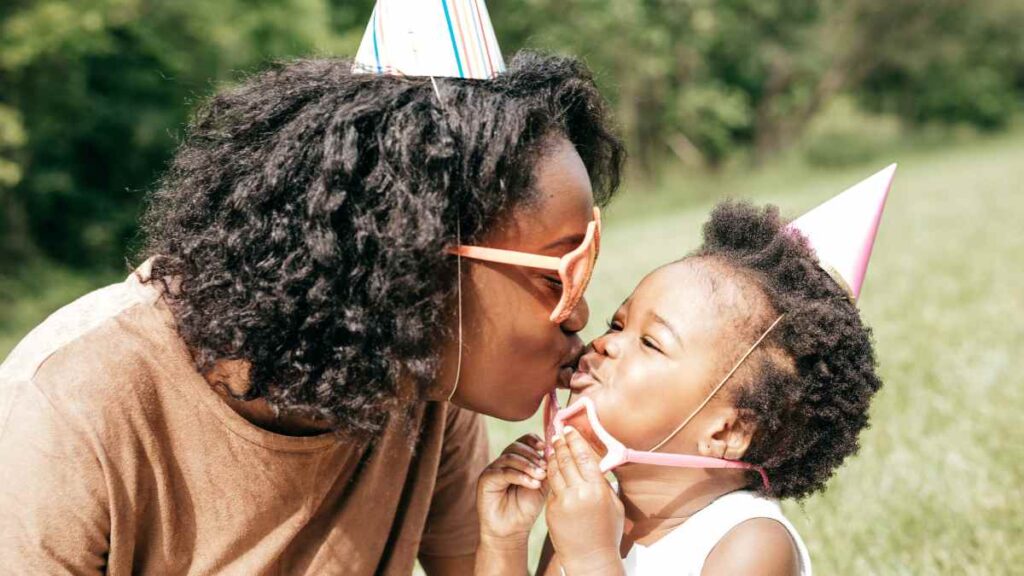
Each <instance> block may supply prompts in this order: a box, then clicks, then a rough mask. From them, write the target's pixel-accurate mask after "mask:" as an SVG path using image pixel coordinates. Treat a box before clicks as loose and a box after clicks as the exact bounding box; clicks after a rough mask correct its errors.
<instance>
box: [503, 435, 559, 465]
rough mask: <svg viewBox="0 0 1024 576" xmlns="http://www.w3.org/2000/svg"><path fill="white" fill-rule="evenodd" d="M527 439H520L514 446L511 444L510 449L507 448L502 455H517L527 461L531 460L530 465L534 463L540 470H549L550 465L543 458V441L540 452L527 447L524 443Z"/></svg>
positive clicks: (529, 446) (540, 444)
mask: <svg viewBox="0 0 1024 576" xmlns="http://www.w3.org/2000/svg"><path fill="white" fill-rule="evenodd" d="M525 438H526V437H525V436H524V437H523V438H520V439H519V440H517V441H515V442H513V443H512V444H509V445H508V447H506V448H505V450H503V451H502V454H503V455H504V454H517V455H519V456H521V457H523V458H525V459H526V460H529V461H530V463H532V464H533V465H534V466H537V467H538V468H547V465H548V463H547V461H546V460H544V456H543V446H544V442H543V441H541V442H540V443H539V446H541V448H540V450H538V449H536V448H534V447H533V446H531V445H527V444H526V442H525V441H524V439H525ZM538 440H539V439H538Z"/></svg>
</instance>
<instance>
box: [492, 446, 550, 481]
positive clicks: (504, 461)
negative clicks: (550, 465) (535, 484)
mask: <svg viewBox="0 0 1024 576" xmlns="http://www.w3.org/2000/svg"><path fill="white" fill-rule="evenodd" d="M493 466H496V467H500V468H511V469H513V470H518V471H520V472H522V473H524V474H529V475H530V476H533V477H534V478H537V479H538V480H543V479H544V478H546V477H547V470H546V468H547V464H546V463H545V464H544V465H540V464H537V463H535V462H534V461H532V460H530V459H529V458H526V457H524V456H522V455H521V454H516V453H513V452H508V453H505V454H502V455H501V456H499V457H498V459H497V460H495V461H494V464H493Z"/></svg>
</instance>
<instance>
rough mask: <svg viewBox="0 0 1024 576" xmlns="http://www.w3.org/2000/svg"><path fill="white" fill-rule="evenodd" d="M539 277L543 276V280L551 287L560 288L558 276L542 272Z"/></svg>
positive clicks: (560, 283) (560, 282)
mask: <svg viewBox="0 0 1024 576" xmlns="http://www.w3.org/2000/svg"><path fill="white" fill-rule="evenodd" d="M541 277H542V278H544V281H545V282H547V283H548V284H549V285H551V287H552V288H558V289H559V290H561V289H562V279H561V278H559V277H558V276H551V275H549V274H544V275H542V276H541Z"/></svg>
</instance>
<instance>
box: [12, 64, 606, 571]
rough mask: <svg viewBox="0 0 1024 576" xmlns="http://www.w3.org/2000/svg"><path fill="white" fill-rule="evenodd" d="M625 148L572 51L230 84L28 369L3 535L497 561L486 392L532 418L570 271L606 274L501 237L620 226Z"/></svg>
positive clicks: (300, 565) (282, 553)
mask: <svg viewBox="0 0 1024 576" xmlns="http://www.w3.org/2000/svg"><path fill="white" fill-rule="evenodd" d="M622 156H623V152H622V148H621V145H620V143H619V142H618V140H616V138H615V137H614V136H613V135H612V134H611V133H610V132H609V129H608V118H607V115H606V112H605V107H604V103H603V101H602V100H601V98H600V96H599V95H598V93H597V91H596V89H595V87H594V84H593V81H592V79H591V77H590V75H589V73H588V72H587V71H586V70H585V68H584V67H583V66H582V65H581V64H580V63H579V62H577V61H575V60H572V59H567V58H559V57H545V56H539V55H534V54H521V55H519V56H518V57H517V58H515V59H514V60H513V62H512V63H511V65H510V67H509V70H508V71H507V72H506V73H504V74H502V75H500V76H499V77H497V78H496V79H493V80H488V81H474V80H451V79H438V80H437V88H436V89H435V88H434V86H433V85H432V84H431V82H430V80H424V79H412V78H399V77H393V76H373V75H358V74H352V73H351V70H350V64H349V63H348V62H345V61H340V60H333V59H318V60H301V61H296V62H293V63H289V64H286V65H282V66H279V67H277V68H274V69H273V70H270V71H268V72H265V73H263V74H260V75H257V76H255V77H253V78H251V79H249V80H248V81H247V82H245V83H244V84H243V85H241V86H239V87H237V88H234V89H229V90H226V91H223V92H221V93H220V94H218V95H216V96H214V97H213V98H212V99H211V100H210V101H209V102H208V103H207V104H206V105H205V106H203V107H202V108H201V110H200V112H199V113H198V115H197V116H196V118H195V119H194V121H193V122H192V124H191V126H190V129H189V132H188V137H187V138H186V140H185V141H184V142H183V144H182V146H181V147H180V149H179V150H178V152H177V154H176V156H175V158H174V161H173V163H172V164H171V166H170V169H169V171H168V173H167V174H166V176H165V178H164V179H163V181H162V182H161V184H160V186H159V187H158V189H157V190H156V192H155V193H154V194H153V195H152V197H151V198H150V202H149V207H148V210H147V213H146V216H145V218H144V230H145V232H146V234H147V237H148V243H147V245H146V248H145V255H146V256H147V257H148V259H147V260H146V262H145V263H144V264H143V265H142V266H141V267H140V268H139V269H138V270H137V271H136V272H135V273H134V274H133V275H131V276H130V277H129V278H128V280H126V281H125V282H124V283H122V284H117V285H114V286H110V287H107V288H104V289H101V290H99V291H97V292H94V293H92V294H89V295H87V296H85V297H83V298H82V299H81V300H79V301H77V302H75V303H73V304H71V305H69V306H68V307H66V308H64V309H62V310H61V311H59V312H58V313H56V314H55V315H54V316H53V317H51V318H50V319H48V320H47V321H46V322H44V323H43V324H42V325H40V326H39V327H38V328H37V329H36V330H34V331H33V333H32V334H30V335H29V336H28V337H27V338H26V339H25V341H23V342H22V343H21V344H20V345H19V347H18V348H16V349H15V351H14V352H13V353H12V354H11V356H10V357H9V358H8V359H7V360H6V361H5V363H4V364H3V367H2V368H0V414H3V415H4V416H5V417H6V424H3V423H2V422H3V419H2V418H0V426H2V428H0V486H2V487H0V513H2V514H3V515H4V517H5V523H4V524H5V528H7V527H17V528H12V529H5V534H3V538H4V542H5V545H4V547H3V550H0V560H3V561H6V562H5V564H6V565H11V566H21V567H24V568H26V569H27V570H26V571H29V572H35V573H46V572H52V571H59V570H73V571H76V572H82V573H89V572H100V571H106V572H108V573H110V574H122V573H124V574H127V573H133V572H143V573H162V574H179V573H196V574H198V573H213V572H218V573H240V574H257V573H258V574H263V573H275V574H276V573H281V574H304V573H310V574H313V573H318V574H319V573H351V574H370V573H387V574H408V573H409V572H410V571H411V569H412V565H413V562H414V560H415V558H416V557H417V556H418V557H419V558H420V560H421V562H422V563H423V565H424V567H425V568H426V570H427V572H428V573H430V574H455V573H466V572H467V571H468V570H471V567H472V561H473V551H474V549H475V546H476V538H477V521H476V514H475V511H474V503H473V500H474V490H473V488H474V486H475V482H476V478H477V476H478V474H479V472H480V471H481V470H482V469H483V467H484V466H485V465H486V464H487V451H486V450H487V446H486V443H487V440H486V434H485V430H484V427H483V422H482V420H481V418H480V417H479V416H478V415H477V414H476V413H482V414H490V415H493V416H496V417H499V418H504V419H510V420H518V419H523V418H526V417H528V416H530V415H531V414H532V413H533V412H534V411H535V410H536V409H537V407H538V406H539V404H540V402H541V399H542V398H543V397H544V396H545V394H546V393H547V392H548V391H550V390H551V389H552V388H553V387H554V386H556V385H557V384H558V382H559V381H560V379H562V381H563V383H564V381H565V379H566V378H567V377H568V375H569V374H570V373H571V372H572V369H571V366H572V365H573V364H574V363H575V361H576V358H577V356H578V355H579V353H580V350H581V348H582V343H581V341H580V339H579V337H578V336H577V332H579V331H580V330H581V329H582V328H583V327H584V326H585V325H586V323H587V319H588V318H587V316H588V311H587V306H586V303H585V302H583V301H579V302H574V301H573V300H574V299H573V298H569V297H566V298H564V299H563V296H562V294H563V286H562V285H561V282H562V281H563V280H566V279H568V280H570V284H571V286H568V287H567V288H570V289H571V290H567V291H566V293H567V294H568V295H569V296H573V295H576V296H578V294H576V292H578V291H579V290H580V288H581V284H584V285H585V278H577V277H568V278H567V277H565V276H560V275H559V274H558V273H557V272H555V271H552V270H545V269H542V268H529V267H523V266H513V265H509V264H507V263H500V262H493V261H489V260H493V259H494V258H491V257H490V256H493V254H491V253H488V252H486V251H483V252H481V251H479V247H484V248H490V249H505V250H513V251H517V252H526V253H531V254H534V255H541V256H546V257H548V258H547V259H543V260H544V261H546V262H549V261H551V260H555V259H557V258H559V257H561V256H563V255H566V254H567V253H570V252H574V253H576V254H578V253H580V251H581V250H582V251H586V250H587V249H591V250H594V249H596V246H594V245H593V244H592V242H593V241H594V238H593V236H594V235H595V233H596V223H595V224H592V222H594V220H595V215H594V211H593V207H594V206H595V205H603V204H604V203H606V202H607V201H608V200H609V198H610V197H611V195H612V193H613V192H614V190H615V188H616V186H617V184H618V178H619V170H620V166H621V161H622ZM588 232H589V233H590V234H589V235H588ZM459 246H463V248H461V249H460V248H459ZM467 246H476V247H477V248H467ZM474 250H476V251H474ZM595 251H596V250H595ZM460 254H461V255H460ZM481 258H482V259H481ZM498 259H500V258H498ZM460 263H461V265H460ZM584 268H585V266H584ZM574 271H575V272H578V271H579V270H578V269H577V270H574ZM562 300H565V301H564V302H563V301H562ZM573 304H576V305H575V306H573ZM555 308H559V310H558V314H553V313H552V312H553V310H554V309H555ZM552 318H554V319H555V320H557V323H556V322H553V321H552ZM448 398H451V401H452V403H451V404H449V403H448V402H446V401H445V400H446V399H448Z"/></svg>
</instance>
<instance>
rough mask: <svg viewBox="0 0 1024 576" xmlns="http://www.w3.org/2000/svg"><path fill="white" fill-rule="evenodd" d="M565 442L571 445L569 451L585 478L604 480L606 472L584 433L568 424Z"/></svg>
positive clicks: (594, 480) (593, 480) (588, 479)
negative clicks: (602, 469) (603, 471)
mask: <svg viewBox="0 0 1024 576" xmlns="http://www.w3.org/2000/svg"><path fill="white" fill-rule="evenodd" d="M565 443H566V444H567V445H568V446H569V451H570V453H571V454H572V457H573V460H575V462H576V469H577V470H579V472H580V476H581V477H582V478H583V480H585V481H587V482H604V474H602V473H601V467H600V465H599V462H600V459H599V458H598V456H597V453H596V452H594V449H593V448H592V447H591V446H590V443H588V442H587V440H586V439H585V438H583V435H582V434H580V433H579V431H578V430H576V429H575V428H573V427H571V426H566V427H565Z"/></svg>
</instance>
